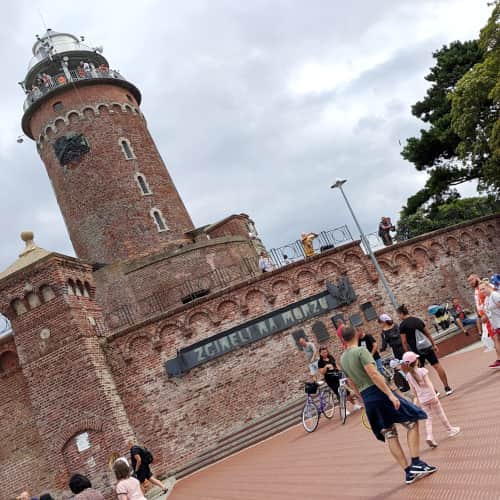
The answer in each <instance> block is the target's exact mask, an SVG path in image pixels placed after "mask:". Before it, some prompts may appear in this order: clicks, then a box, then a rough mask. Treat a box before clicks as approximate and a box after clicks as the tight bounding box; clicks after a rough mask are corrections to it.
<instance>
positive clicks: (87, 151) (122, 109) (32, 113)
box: [22, 29, 194, 264]
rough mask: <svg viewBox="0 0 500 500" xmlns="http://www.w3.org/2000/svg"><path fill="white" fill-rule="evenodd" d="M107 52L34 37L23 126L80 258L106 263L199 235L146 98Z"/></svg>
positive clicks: (52, 36)
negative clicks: (143, 106) (148, 117)
mask: <svg viewBox="0 0 500 500" xmlns="http://www.w3.org/2000/svg"><path fill="white" fill-rule="evenodd" d="M101 52H102V49H101V48H95V49H94V48H91V47H88V46H86V45H84V44H83V43H82V42H81V41H80V40H79V39H78V38H77V37H75V36H73V35H71V34H68V33H57V32H55V31H52V30H50V29H49V30H47V32H46V33H45V34H44V35H43V36H42V37H38V39H37V41H36V43H35V45H34V46H33V55H34V57H33V59H32V62H31V64H30V66H29V69H28V73H27V75H26V78H25V80H24V82H23V86H24V89H25V91H26V94H27V99H26V102H25V106H24V115H23V120H22V127H23V130H24V133H25V134H26V135H27V136H28V137H30V138H32V139H34V140H36V143H37V147H38V152H39V154H40V156H41V158H42V160H43V162H44V164H45V166H46V169H47V173H48V175H49V177H50V180H51V182H52V185H53V187H54V191H55V194H56V197H57V201H58V204H59V206H60V208H61V211H62V214H63V217H64V220H65V222H66V226H67V228H68V231H69V235H70V238H71V241H72V243H73V246H74V249H75V251H76V254H77V255H78V257H80V258H82V259H85V260H87V261H90V262H92V263H102V264H109V263H112V262H117V261H124V260H131V259H134V258H137V257H140V256H143V255H146V254H150V253H154V252H157V251H161V250H164V249H168V248H176V247H178V246H179V245H181V244H183V243H184V242H185V241H187V240H186V236H185V234H186V232H189V231H191V230H193V229H194V227H193V223H192V221H191V218H190V216H189V214H188V212H187V210H186V208H185V206H184V204H183V202H182V199H181V198H180V196H179V193H178V192H177V190H176V188H175V185H174V183H173V182H172V179H171V177H170V175H169V173H168V171H167V169H166V167H165V164H164V163H163V161H162V159H161V156H160V154H159V152H158V150H157V148H156V145H155V143H154V141H153V139H152V137H151V135H150V133H149V131H148V128H147V125H146V121H145V119H144V116H143V115H142V113H141V111H140V108H139V105H140V103H141V93H140V92H139V90H138V89H137V88H136V87H135V86H134V85H133V84H132V83H130V82H129V81H127V80H126V79H125V78H124V77H123V76H122V75H121V74H120V73H118V72H117V71H114V70H112V69H110V68H109V64H108V61H107V60H106V59H105V58H104V57H103V55H102V54H101Z"/></svg>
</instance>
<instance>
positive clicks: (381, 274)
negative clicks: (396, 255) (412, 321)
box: [330, 179, 398, 310]
mask: <svg viewBox="0 0 500 500" xmlns="http://www.w3.org/2000/svg"><path fill="white" fill-rule="evenodd" d="M346 182H347V180H346V179H337V180H336V181H335V184H333V185H332V186H330V187H331V189H335V188H338V189H340V192H341V193H342V196H343V197H344V200H345V203H346V205H347V208H348V209H349V212H351V215H352V218H353V219H354V223H355V224H356V227H357V228H358V231H359V235H360V237H361V242H362V243H363V245H364V247H365V248H366V251H367V252H368V255H369V256H370V259H371V260H372V262H373V265H374V266H375V269H376V271H377V274H378V275H379V278H380V281H381V282H382V285H383V286H384V289H385V291H386V293H387V296H388V297H389V300H390V301H391V304H392V307H394V310H397V308H398V302H397V300H396V297H395V296H394V293H393V292H392V290H391V287H390V286H389V283H387V280H386V279H385V275H384V272H383V271H382V268H381V267H380V264H379V263H378V261H377V258H376V257H375V255H374V253H373V251H372V247H371V246H370V243H369V241H368V238H366V236H365V234H364V233H363V230H362V229H361V226H360V225H359V222H358V219H357V218H356V215H355V214H354V210H353V209H352V207H351V204H350V203H349V200H348V199H347V196H346V195H345V193H344V190H343V188H342V186H343V185H344V184H345V183H346Z"/></svg>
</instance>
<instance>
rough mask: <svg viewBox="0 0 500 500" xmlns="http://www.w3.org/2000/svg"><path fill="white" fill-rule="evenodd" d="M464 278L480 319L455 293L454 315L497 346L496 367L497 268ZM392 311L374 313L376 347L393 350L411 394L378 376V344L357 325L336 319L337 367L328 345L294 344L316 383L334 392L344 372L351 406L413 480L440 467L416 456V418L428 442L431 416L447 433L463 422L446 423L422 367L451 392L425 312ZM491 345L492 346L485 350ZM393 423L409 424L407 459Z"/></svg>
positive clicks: (499, 333) (499, 327) (499, 363)
mask: <svg viewBox="0 0 500 500" xmlns="http://www.w3.org/2000/svg"><path fill="white" fill-rule="evenodd" d="M467 281H468V283H469V284H470V286H471V288H472V289H473V294H474V304H475V312H476V314H477V318H472V317H469V316H468V315H467V312H466V311H465V310H464V308H463V307H462V305H461V304H460V301H459V299H458V298H455V299H453V312H452V314H453V318H454V320H455V323H456V324H457V326H458V328H460V329H461V331H462V332H463V333H464V334H466V335H469V333H468V332H467V329H466V328H467V327H468V326H471V325H476V326H477V330H478V332H479V333H480V335H481V336H482V338H483V341H485V338H486V339H489V341H490V342H491V344H487V343H485V345H486V346H487V350H488V351H489V350H493V348H494V349H495V351H496V360H495V361H494V362H493V363H491V364H490V365H489V366H490V367H491V368H494V369H496V368H500V291H499V288H500V275H499V274H496V273H494V272H493V271H492V270H489V271H488V276H487V277H485V278H483V279H481V278H480V277H479V276H478V275H477V274H471V275H470V276H469V277H468V279H467ZM397 314H398V318H399V324H398V323H396V322H395V321H394V320H393V319H392V318H391V316H389V315H388V314H387V313H384V314H381V315H380V316H379V318H378V322H379V324H380V325H381V328H382V331H381V335H380V336H381V346H380V349H381V350H382V351H385V350H386V349H387V348H388V347H390V348H391V349H392V352H393V355H394V359H393V360H391V363H390V366H391V367H392V368H393V369H394V373H395V375H394V381H395V382H396V376H397V377H399V379H398V380H400V381H399V382H396V386H397V387H398V388H399V389H400V390H401V389H402V390H404V391H410V392H411V394H412V400H411V401H410V400H409V399H408V398H407V397H403V395H402V394H400V393H398V392H397V391H395V390H393V388H392V387H390V386H389V383H388V381H387V380H386V378H385V377H384V376H383V367H382V362H381V357H380V352H379V348H378V343H377V341H376V339H375V338H374V337H373V336H372V335H368V334H366V333H365V332H363V331H362V330H361V329H359V328H353V327H351V326H347V325H346V324H345V323H344V322H343V321H341V320H338V319H335V318H334V324H335V327H336V332H337V335H338V336H339V339H340V340H341V344H342V350H343V352H342V355H341V358H340V366H339V367H338V365H337V362H336V360H335V358H334V357H333V355H332V354H331V353H330V352H329V350H328V348H327V347H326V346H321V347H320V348H319V349H318V348H316V345H315V344H314V343H313V342H311V341H308V340H307V339H306V338H305V337H301V338H300V339H299V344H300V346H301V347H302V349H303V351H304V353H305V356H306V359H307V363H308V367H309V373H310V375H311V377H312V378H313V380H314V381H316V382H319V379H320V377H323V378H324V382H326V384H327V385H328V386H329V387H330V388H331V390H332V391H333V392H334V393H335V394H337V396H338V386H339V379H340V378H341V377H343V376H346V377H347V379H348V387H349V388H350V390H351V392H352V395H351V396H350V402H351V404H352V405H353V409H359V407H360V406H359V403H361V402H362V404H363V406H364V408H365V412H366V416H367V418H368V421H369V423H370V426H371V429H372V432H373V434H374V435H375V437H376V438H377V439H378V440H380V441H384V442H387V444H388V448H389V451H390V453H391V454H392V456H393V457H394V459H395V460H396V462H397V463H398V464H399V465H400V466H401V468H402V469H403V471H404V475H405V482H406V483H407V484H411V483H413V482H414V481H415V480H417V479H419V478H421V477H424V476H426V475H428V474H431V473H434V472H435V471H436V470H437V467H435V466H433V465H429V464H427V463H425V462H424V461H422V460H421V459H420V438H419V436H420V431H419V422H420V420H425V429H426V442H427V444H428V445H429V447H431V448H435V447H437V446H438V443H437V441H436V439H435V437H434V433H433V422H434V421H435V420H439V421H441V423H442V425H443V427H444V428H445V430H446V431H447V433H448V435H449V436H450V437H454V436H456V435H457V434H459V433H460V427H458V426H455V425H452V424H451V423H450V422H449V420H448V418H447V416H446V413H445V411H444V409H443V405H442V404H441V401H440V400H439V399H438V398H439V396H440V392H439V391H438V390H436V388H435V387H434V385H433V384H432V382H431V380H430V378H429V371H428V369H427V368H426V367H425V364H426V363H428V364H429V365H430V366H431V367H432V368H433V369H434V370H435V372H436V374H437V375H438V377H439V379H440V381H441V383H442V384H443V389H444V393H445V394H446V395H447V396H449V395H451V394H453V389H452V388H451V386H450V384H449V381H448V376H447V373H446V370H445V368H444V367H443V365H442V363H441V362H440V360H439V347H438V345H437V344H436V342H435V340H434V338H433V336H432V334H431V332H430V331H429V329H428V328H427V326H426V324H425V322H424V321H423V320H422V319H420V318H418V317H416V316H412V315H411V314H410V311H409V309H408V307H407V306H406V305H404V304H402V305H400V306H399V307H398V308H397ZM491 346H493V348H491V349H490V348H489V347H491ZM403 386H406V387H405V388H403ZM353 396H355V399H354V398H353ZM354 405H355V406H354ZM396 424H400V425H402V426H403V428H404V429H405V430H406V433H407V441H408V446H409V449H410V455H411V456H410V459H408V458H407V457H406V455H405V453H404V452H403V449H402V448H401V444H400V442H399V437H398V430H397V428H396Z"/></svg>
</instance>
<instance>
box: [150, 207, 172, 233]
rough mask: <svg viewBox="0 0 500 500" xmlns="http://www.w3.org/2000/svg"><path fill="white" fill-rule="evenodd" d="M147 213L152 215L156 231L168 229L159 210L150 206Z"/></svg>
mask: <svg viewBox="0 0 500 500" xmlns="http://www.w3.org/2000/svg"><path fill="white" fill-rule="evenodd" d="M149 213H150V214H151V217H153V220H154V222H155V224H156V228H157V229H158V232H161V231H167V230H168V226H167V224H166V222H165V219H164V218H163V215H162V213H161V212H160V210H158V209H157V208H152V209H151V211H150V212H149Z"/></svg>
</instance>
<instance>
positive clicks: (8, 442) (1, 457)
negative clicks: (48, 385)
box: [0, 338, 54, 499]
mask: <svg viewBox="0 0 500 500" xmlns="http://www.w3.org/2000/svg"><path fill="white" fill-rule="evenodd" d="M0 421H1V423H2V425H1V426H0V442H1V443H2V446H1V448H0V485H1V486H0V498H2V499H4V498H5V499H8V498H13V497H15V496H16V495H18V494H19V488H22V487H23V486H22V485H25V486H24V487H25V488H26V487H28V485H35V484H36V485H38V484H50V483H51V482H52V481H53V480H54V471H52V470H50V469H49V467H47V465H48V464H47V462H46V460H45V456H44V453H43V443H42V440H41V439H40V435H39V433H38V429H37V426H36V420H35V417H34V414H33V408H32V403H31V400H30V394H29V389H28V384H27V381H26V379H25V377H24V375H23V373H22V371H21V367H20V366H19V359H18V357H17V354H16V346H15V345H14V341H13V339H12V338H11V339H9V340H7V341H5V342H3V343H2V344H0Z"/></svg>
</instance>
